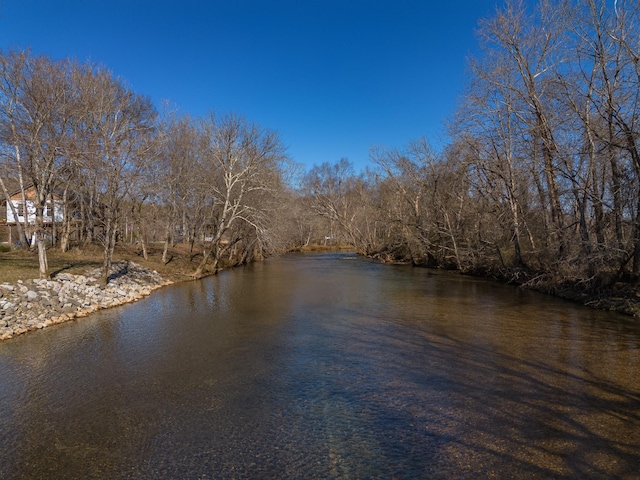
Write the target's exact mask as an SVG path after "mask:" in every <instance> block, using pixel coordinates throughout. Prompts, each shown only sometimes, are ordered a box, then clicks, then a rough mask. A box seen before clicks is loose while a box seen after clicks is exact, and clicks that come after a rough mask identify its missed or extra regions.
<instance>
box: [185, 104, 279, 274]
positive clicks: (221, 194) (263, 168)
mask: <svg viewBox="0 0 640 480" xmlns="http://www.w3.org/2000/svg"><path fill="white" fill-rule="evenodd" d="M202 133H203V135H204V143H203V147H204V148H205V150H204V154H203V156H202V158H201V164H200V169H199V170H198V171H196V172H195V173H196V177H195V179H194V190H196V191H198V192H202V193H203V194H204V197H205V198H206V200H207V205H208V208H207V212H206V217H205V218H206V227H207V229H206V231H204V232H203V258H202V261H201V262H200V264H199V265H198V268H197V270H196V272H195V273H194V275H195V276H196V277H199V276H201V275H202V274H203V273H204V269H205V266H206V265H207V262H208V260H209V258H211V259H212V262H213V265H212V266H211V269H212V271H213V272H216V271H217V270H218V268H219V262H220V260H221V258H222V255H223V254H224V253H225V252H227V251H228V249H229V248H230V246H231V245H233V244H234V243H235V242H237V241H238V238H237V237H236V238H234V235H233V233H234V232H233V230H232V229H237V228H243V227H247V226H249V227H250V228H251V230H252V232H253V233H254V234H255V235H256V238H257V239H260V240H261V241H263V240H265V239H266V238H267V236H268V233H269V231H270V226H269V223H270V218H271V217H270V212H269V210H270V205H269V202H268V200H269V199H270V198H272V196H273V194H274V189H276V188H277V187H278V182H279V179H280V175H281V171H280V164H281V162H282V161H283V160H284V159H286V155H285V149H284V147H283V145H282V143H281V141H280V139H279V137H278V135H277V133H276V132H273V131H270V130H266V129H263V128H261V127H259V126H258V125H256V124H253V123H250V122H247V121H246V120H245V119H244V118H242V117H240V116H237V115H234V114H231V115H226V116H215V115H213V114H210V115H209V116H208V117H206V118H205V119H204V120H203V123H202ZM238 224H241V225H240V226H238Z"/></svg>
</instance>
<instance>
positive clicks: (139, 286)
mask: <svg viewBox="0 0 640 480" xmlns="http://www.w3.org/2000/svg"><path fill="white" fill-rule="evenodd" d="M99 276H100V270H99V269H91V270H89V271H87V272H86V273H85V274H84V275H82V274H81V275H74V274H70V273H60V274H58V275H56V276H55V277H54V278H53V279H52V280H41V279H32V280H18V281H17V282H16V283H2V284H0V341H2V340H8V339H10V338H13V337H16V336H18V335H22V334H23V333H27V332H30V331H34V330H40V329H43V328H46V327H48V326H50V325H56V324H59V323H64V322H68V321H69V320H73V319H76V318H80V317H86V316H87V315H90V314H91V313H94V312H96V311H98V310H104V309H107V308H112V307H117V306H120V305H124V304H127V303H132V302H135V301H137V300H140V299H142V298H144V297H147V296H149V295H150V294H151V293H152V292H153V291H154V290H157V289H159V288H161V287H164V286H167V285H171V284H173V283H175V282H174V281H172V280H167V279H165V278H163V277H162V276H161V275H160V274H159V273H158V272H157V271H155V270H151V269H150V268H147V267H144V266H142V265H139V264H137V263H134V262H132V261H129V260H122V261H118V262H114V264H113V266H112V269H111V272H110V276H109V283H108V284H107V286H106V287H104V288H102V287H101V286H100V284H99V280H98V278H99Z"/></svg>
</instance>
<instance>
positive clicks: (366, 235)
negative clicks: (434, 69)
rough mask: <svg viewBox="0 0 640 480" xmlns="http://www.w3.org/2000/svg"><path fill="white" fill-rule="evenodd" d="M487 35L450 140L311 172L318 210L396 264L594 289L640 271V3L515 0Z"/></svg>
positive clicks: (482, 35) (481, 33)
mask: <svg viewBox="0 0 640 480" xmlns="http://www.w3.org/2000/svg"><path fill="white" fill-rule="evenodd" d="M478 37H479V42H480V47H481V53H480V54H478V55H477V56H476V57H475V58H472V59H471V60H470V61H469V69H468V72H469V73H468V79H467V89H466V92H465V95H464V96H463V98H462V101H461V103H460V106H459V108H458V110H457V112H456V114H455V116H454V118H453V119H452V120H451V121H450V123H449V124H448V131H449V134H450V138H451V140H450V141H449V142H448V144H447V145H445V146H444V147H443V148H442V149H440V150H439V151H435V150H434V149H433V148H432V147H431V146H430V145H429V142H428V141H427V140H418V141H415V142H412V143H411V144H409V145H407V146H406V147H404V148H401V149H385V148H374V149H372V151H371V155H370V157H371V160H372V162H373V168H371V169H370V170H369V171H367V172H365V173H364V174H360V175H354V174H351V173H347V170H348V164H345V163H344V162H339V163H336V164H333V165H331V164H326V165H323V166H320V167H316V168H314V169H313V170H312V171H311V172H310V173H309V174H308V176H307V177H306V182H305V185H306V195H307V198H308V199H309V200H310V201H311V203H312V206H313V208H314V209H315V211H317V212H319V213H321V214H322V215H323V216H324V217H325V218H327V219H330V220H331V221H332V222H335V223H336V224H338V225H341V226H342V231H343V234H344V235H345V236H346V237H347V238H349V239H350V240H351V241H353V242H354V244H356V245H357V246H358V248H359V250H360V251H362V252H363V253H365V254H368V255H372V256H376V257H381V258H384V259H388V260H406V261H410V262H413V263H416V264H427V265H432V266H446V267H450V268H457V269H462V270H470V271H471V270H476V271H477V270H490V271H493V272H496V273H498V274H500V272H502V273H501V274H502V275H503V276H504V275H506V276H509V277H510V278H512V279H513V280H516V281H517V280H518V276H519V275H524V272H528V275H526V276H523V279H522V280H533V279H535V278H536V275H547V276H549V275H553V276H555V278H556V279H558V280H563V279H566V280H570V281H578V282H586V283H588V284H591V285H593V286H596V285H600V284H602V283H603V282H604V283H611V282H612V281H615V280H616V279H619V278H621V277H622V276H625V275H629V274H634V275H637V274H638V273H640V145H639V141H640V109H639V107H640V42H639V39H640V10H639V2H637V1H616V2H613V1H605V0H558V1H544V0H543V1H540V2H538V3H537V4H536V6H535V8H529V7H528V6H527V5H526V4H525V3H524V2H522V1H517V0H515V1H509V2H507V3H506V4H505V5H504V6H503V7H501V8H499V9H497V10H496V12H495V14H494V15H493V16H491V17H490V18H487V19H484V20H482V21H481V22H480V23H479V28H478Z"/></svg>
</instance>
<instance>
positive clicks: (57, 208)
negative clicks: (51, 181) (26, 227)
mask: <svg viewBox="0 0 640 480" xmlns="http://www.w3.org/2000/svg"><path fill="white" fill-rule="evenodd" d="M24 195H25V199H26V205H23V203H22V193H21V192H16V193H14V194H13V195H11V197H10V199H9V201H10V202H11V203H12V204H13V206H14V209H15V211H16V212H17V214H18V218H17V220H16V218H15V216H14V215H13V210H14V209H12V208H11V207H10V206H9V205H7V224H15V223H17V222H20V223H24V219H25V218H24V217H25V215H26V216H27V222H28V223H30V224H34V223H36V206H35V202H34V199H35V195H36V189H35V188H34V187H33V186H30V187H27V188H26V189H25V191H24ZM62 212H63V209H62V199H61V198H60V197H59V196H58V195H55V194H54V195H53V208H52V206H51V202H47V205H46V206H45V208H44V223H52V222H53V221H55V222H56V223H59V222H62V221H63V219H64V217H63V214H62ZM52 214H53V218H52Z"/></svg>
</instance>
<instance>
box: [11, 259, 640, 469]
mask: <svg viewBox="0 0 640 480" xmlns="http://www.w3.org/2000/svg"><path fill="white" fill-rule="evenodd" d="M345 260H349V261H345ZM639 378H640V329H639V328H638V326H637V325H634V324H632V323H624V321H622V317H617V316H608V315H607V314H604V313H600V312H597V313H593V312H591V311H589V310H586V309H581V308H578V307H575V306H573V305H570V304H566V303H564V302H558V301H556V300H554V299H549V298H548V297H544V296H539V295H535V294H530V293H526V292H525V293H523V292H522V291H520V290H517V289H513V288H511V287H505V286H501V285H496V284H492V283H489V282H484V281H478V280H474V279H465V278H462V277H459V276H453V275H448V274H442V273H438V272H430V271H426V270H422V269H411V268H403V267H390V266H383V265H378V264H374V263H370V262H367V261H364V260H362V259H358V258H356V257H354V256H352V255H351V256H349V255H317V256H287V257H283V258H281V259H274V260H272V261H269V262H265V263H264V264H259V265H255V266H252V267H248V268H244V269H241V270H237V271H233V272H225V273H223V274H222V275H219V276H217V277H214V278H210V279H207V280H206V281H203V282H198V283H189V284H183V285H176V286H174V287H171V288H168V289H164V290H161V291H159V292H157V294H154V295H153V296H151V297H148V298H146V299H144V300H142V301H141V302H139V303H137V304H133V305H129V306H126V307H123V308H118V309H114V310H110V311H107V312H103V313H101V314H98V315H95V316H92V317H88V318H87V319H84V320H82V321H78V322H71V323H70V324H66V325H62V326H60V327H56V328H52V329H50V330H48V331H41V332H36V333H35V334H30V335H25V336H23V337H18V338H16V339H15V340H12V341H10V342H7V343H5V344H0V441H1V442H2V445H3V450H2V451H0V478H11V479H18V478H25V479H26V478H29V479H31V478H47V479H49V478H141V479H142V478H158V479H170V478H198V479H205V478H442V479H444V478H447V479H448V478H561V479H565V478H566V479H569V478H621V479H634V478H639V477H638V466H639V465H640V380H639Z"/></svg>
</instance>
